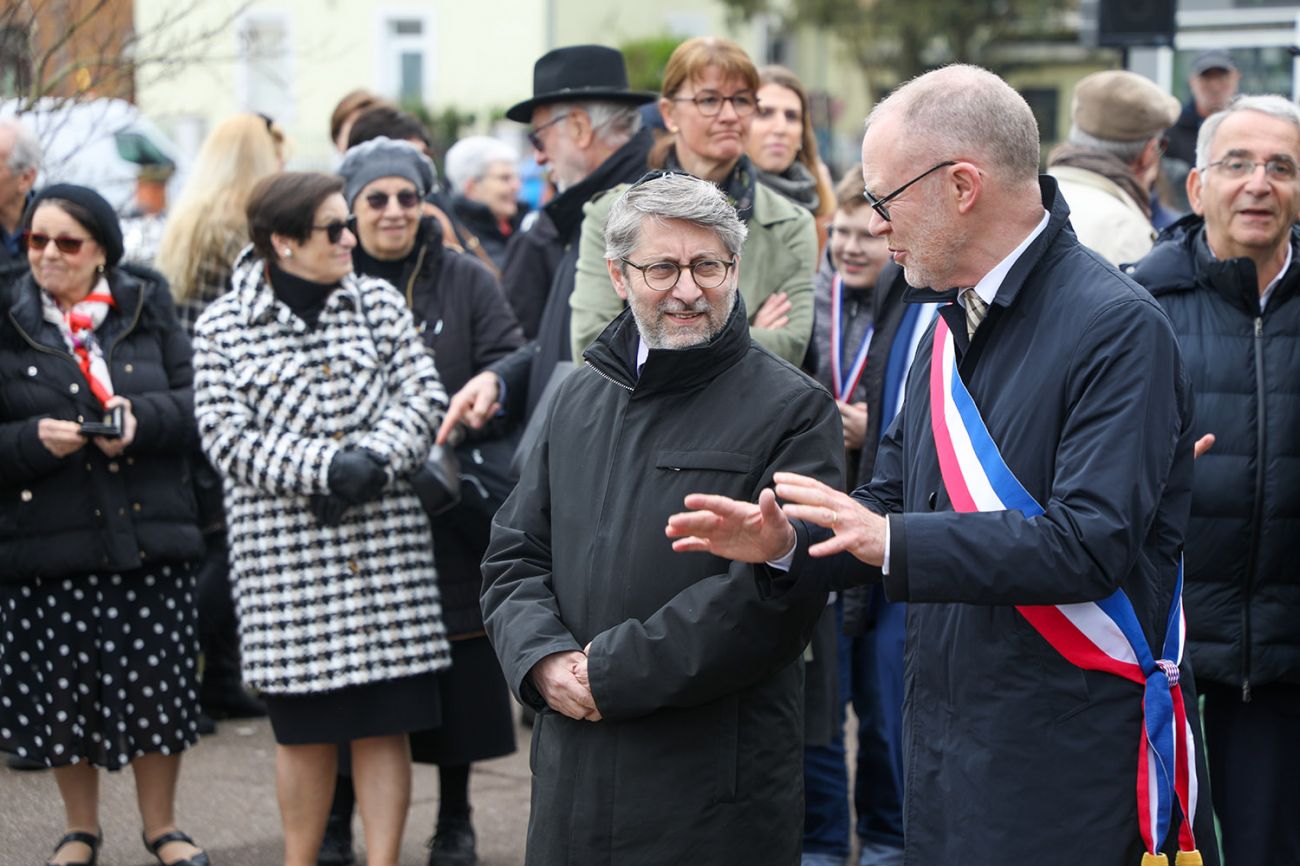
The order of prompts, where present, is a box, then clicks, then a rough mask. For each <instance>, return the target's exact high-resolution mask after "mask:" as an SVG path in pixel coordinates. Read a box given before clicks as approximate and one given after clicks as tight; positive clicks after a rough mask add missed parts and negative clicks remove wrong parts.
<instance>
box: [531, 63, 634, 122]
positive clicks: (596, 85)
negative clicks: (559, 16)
mask: <svg viewBox="0 0 1300 866" xmlns="http://www.w3.org/2000/svg"><path fill="white" fill-rule="evenodd" d="M658 97H659V94H657V93H648V92H646V91H643V90H642V91H638V90H628V88H627V67H626V66H625V65H624V63H623V53H622V52H621V51H618V50H617V49H614V48H607V47H605V46H604V45H570V46H567V47H565V48H556V49H555V50H554V51H548V52H546V53H545V54H543V55H542V56H541V58H540V59H539V60H538V61H537V63H536V64H535V65H534V66H533V98H532V99H525V100H524V101H523V102H521V103H519V104H518V105H512V106H510V110H509V111H507V112H506V117H508V118H510V119H511V120H514V121H517V122H519V123H528V122H529V121H531V120H532V118H533V109H534V108H537V107H538V106H539V105H546V104H547V103H550V102H570V101H575V100H602V101H609V102H628V103H632V104H634V105H640V104H642V103H645V102H651V101H652V100H655V99H657V98H658Z"/></svg>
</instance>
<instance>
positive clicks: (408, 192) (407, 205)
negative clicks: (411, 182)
mask: <svg viewBox="0 0 1300 866" xmlns="http://www.w3.org/2000/svg"><path fill="white" fill-rule="evenodd" d="M391 197H393V198H396V199H397V205H398V207H401V208H404V209H405V210H410V209H411V208H413V207H419V206H420V194H419V193H418V192H416V191H415V190H413V189H404V190H402V191H401V192H399V193H395V194H394V195H393V196H391ZM389 198H390V196H389V194H388V193H386V192H379V191H378V190H376V191H375V192H372V193H369V194H367V195H366V204H368V205H370V207H371V209H372V210H383V209H384V208H386V207H388V199H389Z"/></svg>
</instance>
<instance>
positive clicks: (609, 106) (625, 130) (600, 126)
mask: <svg viewBox="0 0 1300 866" xmlns="http://www.w3.org/2000/svg"><path fill="white" fill-rule="evenodd" d="M575 109H577V110H580V111H585V112H587V117H589V118H591V128H592V130H593V131H595V133H596V138H597V139H599V140H600V141H602V142H604V143H605V144H607V145H609V146H611V147H621V146H622V145H624V144H625V143H626V142H627V140H628V139H630V138H631V137H632V136H634V135H636V134H637V133H638V132H640V131H641V109H640V107H639V106H636V105H629V104H627V103H626V102H557V103H553V104H552V106H551V116H552V117H559V116H560V115H561V114H563V113H564V112H566V111H573V110H575Z"/></svg>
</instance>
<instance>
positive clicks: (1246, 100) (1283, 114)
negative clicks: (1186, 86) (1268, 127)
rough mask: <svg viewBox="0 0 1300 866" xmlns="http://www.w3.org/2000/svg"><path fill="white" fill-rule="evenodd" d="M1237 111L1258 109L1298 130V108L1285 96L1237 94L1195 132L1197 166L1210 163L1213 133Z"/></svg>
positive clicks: (1299, 119)
mask: <svg viewBox="0 0 1300 866" xmlns="http://www.w3.org/2000/svg"><path fill="white" fill-rule="evenodd" d="M1238 111H1258V112H1259V113H1260V114H1267V115H1270V116H1272V117H1276V118H1279V119H1281V120H1285V121H1287V122H1288V123H1290V124H1291V125H1292V126H1294V127H1295V128H1296V129H1298V130H1300V108H1296V105H1295V103H1294V102H1292V101H1291V100H1289V99H1287V98H1286V97H1285V96H1278V95H1276V94H1273V93H1267V94H1262V95H1259V96H1238V97H1237V98H1236V99H1234V100H1232V102H1229V103H1228V107H1227V108H1225V109H1223V110H1222V111H1216V112H1215V113H1214V114H1211V115H1210V116H1209V117H1207V118H1206V119H1205V122H1204V123H1202V124H1201V131H1200V132H1199V133H1197V134H1196V165H1197V167H1198V168H1202V169H1203V168H1205V167H1206V166H1208V165H1209V164H1210V143H1211V142H1212V141H1214V134H1215V133H1216V132H1218V131H1219V127H1220V126H1221V125H1222V124H1223V121H1225V120H1227V119H1228V116H1229V115H1232V114H1236V113H1237V112H1238Z"/></svg>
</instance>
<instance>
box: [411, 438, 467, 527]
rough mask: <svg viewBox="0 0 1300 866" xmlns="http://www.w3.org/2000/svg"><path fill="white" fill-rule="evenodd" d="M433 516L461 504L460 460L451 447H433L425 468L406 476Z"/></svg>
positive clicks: (429, 513) (422, 467) (428, 512)
mask: <svg viewBox="0 0 1300 866" xmlns="http://www.w3.org/2000/svg"><path fill="white" fill-rule="evenodd" d="M406 480H407V481H409V482H410V483H411V487H412V488H413V489H414V490H415V495H416V496H417V497H419V500H420V504H421V505H422V506H424V511H425V513H426V514H428V515H429V516H430V517H437V516H438V515H439V514H444V513H446V512H448V511H450V510H451V509H453V508H455V507H456V506H457V505H458V504H460V460H459V458H457V457H456V452H455V450H453V448H452V447H451V446H450V445H434V446H433V448H432V450H430V451H429V457H428V459H426V460H425V461H424V465H423V466H421V467H420V468H419V469H417V470H415V471H414V472H412V473H411V474H410V475H409V476H407V479H406Z"/></svg>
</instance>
